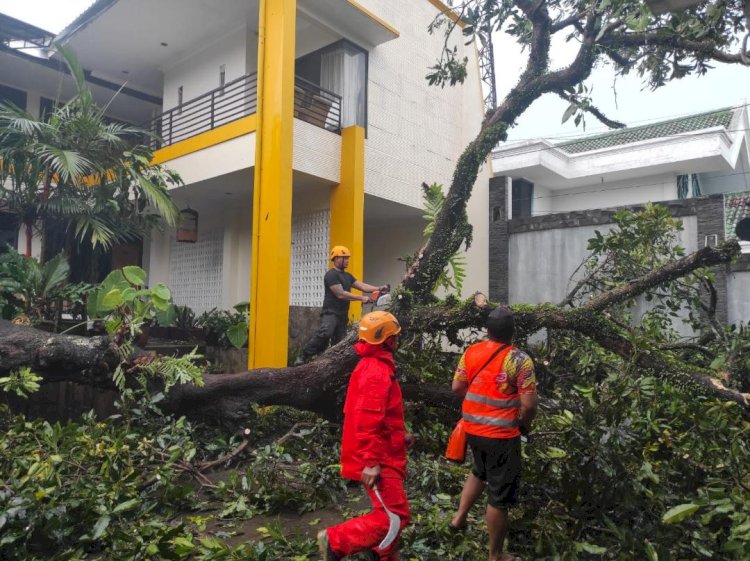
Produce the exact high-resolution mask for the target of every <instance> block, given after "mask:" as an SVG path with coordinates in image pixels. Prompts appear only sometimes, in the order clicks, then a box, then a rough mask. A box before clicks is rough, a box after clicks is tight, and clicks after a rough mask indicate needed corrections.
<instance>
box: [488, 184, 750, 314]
mask: <svg viewBox="0 0 750 561" xmlns="http://www.w3.org/2000/svg"><path fill="white" fill-rule="evenodd" d="M506 201H507V190H506V179H505V177H495V178H493V179H492V180H491V181H490V208H489V213H490V216H489V219H490V227H489V243H490V298H491V299H492V300H494V301H498V302H508V301H512V300H513V294H512V290H511V287H510V284H511V282H510V280H511V278H513V276H514V275H515V276H516V282H515V283H514V284H516V285H517V279H518V274H519V272H520V271H522V270H525V269H524V267H525V268H528V266H527V265H528V263H527V262H528V261H530V260H535V259H536V260H545V259H547V258H546V257H544V256H543V255H542V256H541V257H540V254H539V253H538V252H537V251H536V250H534V251H531V252H529V251H527V252H526V254H524V255H518V254H514V251H513V248H514V247H516V251H517V250H518V249H517V248H518V244H517V243H513V238H514V236H515V237H520V236H523V235H524V234H527V233H529V232H545V231H550V232H548V235H546V236H543V237H544V239H545V240H547V241H549V242H550V243H552V242H551V240H554V243H555V244H557V245H558V246H559V247H565V245H566V243H580V239H578V238H580V235H581V232H584V231H587V230H590V231H592V232H593V230H594V229H595V228H591V227H594V226H602V227H603V228H602V229H604V227H606V226H607V225H609V224H611V223H612V216H613V215H614V214H615V212H617V211H618V210H620V209H622V208H627V209H631V210H638V209H640V208H643V205H630V206H625V207H615V208H607V209H593V210H581V211H574V212H565V213H557V214H550V215H545V216H535V217H530V218H516V219H511V220H508V219H507V211H506V209H507V203H506ZM659 204H661V205H664V206H666V207H667V208H669V210H670V212H671V214H672V215H673V216H676V217H684V218H686V220H685V225H686V230H685V232H684V234H685V235H688V236H689V238H692V239H683V240H682V245H683V246H684V247H685V248H686V249H687V250H688V251H691V250H695V249H698V248H701V247H704V245H706V244H708V245H715V244H716V243H718V242H721V241H723V240H724V225H723V220H724V206H723V204H724V203H723V197H722V196H721V195H711V196H707V197H699V198H692V199H679V200H671V201H664V202H660V203H659ZM689 217H693V218H692V219H691V220H688V218H689ZM586 227H588V228H586ZM552 231H554V232H552ZM583 250H585V245H584V247H583ZM524 263H527V265H524ZM578 265H579V263H578V262H576V263H572V262H571V263H569V264H566V266H565V268H566V270H567V269H569V270H570V273H572V272H573V271H574V270H575V267H577V266H578ZM558 268H559V267H558ZM714 272H715V275H716V286H715V288H716V292H717V309H716V317H717V319H718V320H719V321H721V322H723V323H727V322H732V323H737V322H739V321H744V322H745V323H747V322H748V321H749V320H750V303H748V302H750V298H748V297H747V294H750V256H743V258H742V259H741V260H740V262H739V263H737V264H735V265H727V266H724V267H716V268H714ZM728 275H731V278H728ZM533 276H534V278H527V279H526V280H525V281H524V282H529V283H535V282H545V280H544V278H543V276H542V275H540V274H539V272H538V271H537V272H536V274H534V275H533ZM553 280H554V281H559V279H553ZM730 290H731V293H730V292H729V291H730ZM530 303H535V302H530Z"/></svg>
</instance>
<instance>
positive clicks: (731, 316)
mask: <svg viewBox="0 0 750 561" xmlns="http://www.w3.org/2000/svg"><path fill="white" fill-rule="evenodd" d="M727 292H728V294H729V298H728V302H727V321H728V323H730V324H735V325H739V324H740V322H742V323H744V324H745V325H750V298H748V294H750V255H743V256H742V257H741V258H740V260H739V262H738V263H735V264H733V265H731V266H730V270H729V273H728V274H727Z"/></svg>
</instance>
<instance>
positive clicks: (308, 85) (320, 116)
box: [143, 73, 341, 150]
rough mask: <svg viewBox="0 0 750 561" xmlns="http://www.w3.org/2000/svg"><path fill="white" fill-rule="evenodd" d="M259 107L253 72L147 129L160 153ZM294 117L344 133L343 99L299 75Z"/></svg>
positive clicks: (164, 115) (158, 119) (169, 113)
mask: <svg viewBox="0 0 750 561" xmlns="http://www.w3.org/2000/svg"><path fill="white" fill-rule="evenodd" d="M257 108H258V76H257V74H256V73H253V74H247V75H245V76H242V77H240V78H237V79H236V80H233V81H231V82H228V83H226V84H225V85H224V86H223V87H219V88H216V89H214V90H211V91H210V92H206V93H204V94H202V95H200V96H198V97H196V98H194V99H191V100H190V101H186V102H184V103H183V104H182V105H179V106H177V107H175V108H173V109H170V110H169V111H165V112H164V113H162V114H161V115H159V116H158V117H156V118H155V119H153V120H151V121H149V122H148V123H147V124H146V125H144V127H143V128H145V129H146V130H148V131H150V132H151V133H153V134H154V135H155V137H152V139H151V141H150V146H151V149H152V150H158V149H160V148H164V147H165V146H170V145H172V144H174V143H176V142H180V141H182V140H186V139H188V138H191V137H193V136H196V135H198V134H201V133H204V132H206V131H210V130H213V129H215V128H217V127H219V126H221V125H226V124H227V123H231V122H232V121H236V120H237V119H241V118H242V117H247V116H248V115H252V114H254V113H256V111H257ZM294 117H295V118H297V119H299V120H301V121H305V122H307V123H310V124H312V125H315V126H317V127H320V128H323V129H326V130H329V131H331V132H334V133H336V134H340V133H341V96H339V95H337V94H335V93H333V92H330V91H328V90H326V89H324V88H321V87H320V86H318V85H316V84H313V83H312V82H309V81H307V80H305V79H304V78H301V77H299V76H297V77H296V78H295V83H294Z"/></svg>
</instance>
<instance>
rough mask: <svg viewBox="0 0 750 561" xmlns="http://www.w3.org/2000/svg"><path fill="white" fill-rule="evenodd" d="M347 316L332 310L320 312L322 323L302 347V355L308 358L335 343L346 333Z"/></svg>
mask: <svg viewBox="0 0 750 561" xmlns="http://www.w3.org/2000/svg"><path fill="white" fill-rule="evenodd" d="M347 324H348V318H347V316H340V315H337V314H332V313H330V312H323V313H322V314H320V325H319V326H318V330H317V331H316V332H315V335H313V336H312V337H311V338H310V340H309V341H308V342H307V343H306V344H305V346H304V348H303V349H302V356H303V358H304V359H305V360H308V359H310V358H312V357H314V356H315V355H317V354H319V353H322V352H323V351H324V350H326V349H327V348H328V344H329V343H330V344H331V345H335V344H336V343H338V342H339V341H341V339H343V338H344V335H346V326H347Z"/></svg>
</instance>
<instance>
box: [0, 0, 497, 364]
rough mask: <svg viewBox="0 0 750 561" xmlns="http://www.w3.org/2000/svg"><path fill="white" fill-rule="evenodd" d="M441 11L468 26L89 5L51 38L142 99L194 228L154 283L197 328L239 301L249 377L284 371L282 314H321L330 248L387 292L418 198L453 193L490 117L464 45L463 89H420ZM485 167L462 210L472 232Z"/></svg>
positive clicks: (418, 230)
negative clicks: (462, 159) (205, 316)
mask: <svg viewBox="0 0 750 561" xmlns="http://www.w3.org/2000/svg"><path fill="white" fill-rule="evenodd" d="M442 13H445V14H446V15H447V16H449V17H450V18H451V19H452V21H453V22H456V23H458V24H459V25H462V22H459V21H457V18H456V16H455V15H454V14H453V13H452V12H449V9H448V8H447V7H446V6H445V5H444V4H443V3H442V2H440V1H438V0H409V1H398V2H394V1H393V0H356V1H355V0H222V1H221V2H216V1H211V0H160V1H159V2H153V1H150V0H98V1H96V2H95V3H94V4H93V5H92V6H91V7H90V8H89V9H88V10H86V11H85V12H84V13H83V14H82V15H81V16H80V17H78V18H77V19H76V20H75V21H74V22H73V23H72V24H71V25H70V26H68V28H67V29H65V30H64V31H63V32H62V33H60V35H59V36H58V37H56V40H57V41H58V42H61V43H63V44H65V45H68V46H70V47H71V48H72V49H73V50H74V52H76V54H77V56H78V58H79V60H80V62H81V64H82V66H83V67H84V68H86V69H88V71H89V75H90V76H91V77H93V78H96V79H98V80H102V81H108V82H125V83H126V84H127V88H129V90H131V91H135V92H139V93H140V96H141V97H140V98H138V103H137V104H136V103H135V102H132V103H131V100H128V101H127V104H128V108H129V109H132V110H133V111H134V112H137V115H124V114H123V115H122V117H123V118H124V117H129V118H128V119H127V120H128V121H129V122H133V123H137V124H141V123H147V125H146V126H148V127H150V128H151V130H153V131H154V132H155V133H156V134H158V135H159V137H160V139H161V140H160V141H159V143H158V144H156V145H155V148H156V152H155V156H154V161H155V162H156V163H163V164H165V165H167V166H169V167H171V168H173V169H175V170H176V171H177V172H178V173H179V174H180V175H181V176H182V178H183V180H184V183H185V185H184V186H183V187H179V188H176V189H174V190H173V191H172V194H173V198H174V200H175V201H176V202H177V204H178V205H179V206H180V208H181V209H183V210H185V211H188V212H186V213H185V216H186V217H187V218H190V219H191V221H190V222H191V223H192V219H193V218H195V217H196V214H197V235H195V234H194V233H193V232H188V233H186V235H182V237H187V238H194V239H195V242H194V243H184V242H178V241H177V238H176V232H175V231H174V230H170V229H166V230H164V231H163V232H154V233H153V236H152V237H151V239H150V240H146V241H144V243H143V247H142V264H143V266H144V268H146V269H147V271H148V274H149V282H150V283H156V282H165V283H167V284H168V285H169V286H170V287H171V288H172V290H173V294H174V300H175V302H176V303H178V304H183V305H188V306H190V307H191V308H193V309H194V310H195V311H197V312H201V311H204V310H210V309H212V308H214V307H218V308H230V307H231V306H233V305H234V304H236V303H238V302H241V301H247V300H248V299H249V300H250V301H251V310H252V313H251V321H250V324H251V325H250V352H249V355H250V357H249V362H250V365H251V366H256V367H257V366H282V365H285V364H286V361H287V348H288V328H289V322H290V307H291V310H292V312H291V314H292V316H291V322H292V327H294V326H295V325H296V324H297V322H302V321H303V320H302V319H301V318H303V317H309V316H310V315H311V313H310V311H311V310H313V311H315V310H316V309H317V308H319V306H320V305H321V303H322V296H323V285H322V278H323V274H324V272H325V270H326V268H327V263H328V252H329V250H330V247H331V246H332V245H339V244H341V245H346V246H348V247H349V248H350V249H351V250H352V252H353V258H352V260H351V264H350V270H351V272H352V273H353V274H354V275H355V276H356V277H358V278H364V279H365V280H367V281H368V282H372V283H378V284H379V283H385V282H390V283H392V284H395V283H398V282H399V281H400V278H401V276H402V274H403V272H404V264H403V262H402V261H400V260H399V258H400V257H403V256H406V255H409V254H412V253H413V252H414V251H415V250H416V249H418V247H419V246H420V244H421V243H422V230H423V227H424V221H423V220H422V217H421V216H422V210H421V209H422V191H421V188H420V185H421V183H422V182H427V183H432V182H438V183H442V184H444V185H445V186H446V188H447V187H448V185H449V184H450V180H451V177H452V172H453V168H454V165H455V163H456V161H457V159H458V156H459V155H460V153H461V152H462V150H463V148H464V147H465V146H466V144H467V143H468V142H469V141H470V140H471V139H472V138H473V137H474V136H475V134H476V133H477V132H478V130H479V126H480V123H481V120H482V117H483V99H482V91H481V83H480V78H479V75H478V73H479V65H478V60H477V54H476V49H475V46H474V44H468V45H466V44H464V43H465V41H464V39H463V37H462V36H461V34H460V33H457V34H455V40H454V41H452V42H451V43H450V46H453V45H454V44H455V46H456V47H457V49H458V50H459V54H460V56H461V57H463V56H466V57H468V58H469V60H470V63H469V66H468V71H469V77H468V79H467V80H466V83H465V84H464V85H463V86H460V87H455V88H439V87H430V86H428V85H427V81H426V80H425V75H426V74H427V73H428V68H429V67H430V66H431V65H433V64H434V62H435V60H436V59H437V57H438V56H439V54H440V52H441V49H442V47H443V43H444V37H443V36H442V34H441V33H440V32H438V33H436V34H434V35H431V34H430V33H429V32H428V30H427V29H428V26H429V25H430V23H431V22H433V21H434V20H435V18H437V17H439V16H440V15H441V14H442ZM3 56H5V55H3ZM39 72H42V70H39ZM6 75H8V74H7V73H5V72H3V73H1V74H0V76H6ZM2 79H3V78H0V80H2ZM39 82H40V83H45V84H55V83H56V81H55V80H54V79H52V77H49V78H48V79H46V80H42V79H40V80H39ZM28 87H29V88H30V89H34V87H35V86H33V85H32V84H29V86H28ZM487 168H488V166H485V169H484V170H483V172H482V174H483V175H480V178H479V179H478V181H477V183H476V186H475V191H474V195H473V197H472V199H471V201H470V203H469V216H470V220H471V222H472V223H473V224H474V227H475V229H476V231H477V232H483V231H486V230H487V224H488V216H487V197H488V194H487V185H488V176H489V171H488V169H487ZM189 225H190V224H187V222H186V224H185V225H184V227H185V226H189ZM487 252H488V249H487V239H486V237H485V236H475V242H474V245H473V246H472V248H471V250H470V251H469V252H468V254H467V265H468V266H467V269H468V270H469V271H470V275H469V277H468V278H467V280H466V282H465V285H464V287H465V291H466V292H467V293H468V292H472V291H475V290H483V291H486V290H487V282H488V281H487V279H488V259H487V254H488V253H487ZM352 307H353V314H352V316H353V319H354V318H355V317H356V316H357V314H358V313H359V312H360V307H359V305H354V306H352Z"/></svg>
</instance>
